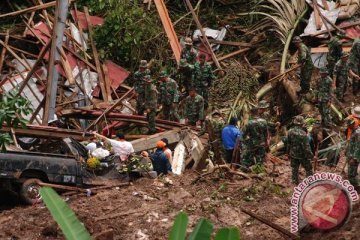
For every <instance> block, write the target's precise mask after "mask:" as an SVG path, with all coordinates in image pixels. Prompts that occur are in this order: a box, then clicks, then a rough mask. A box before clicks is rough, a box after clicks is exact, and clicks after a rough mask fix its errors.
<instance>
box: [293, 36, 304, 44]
mask: <svg viewBox="0 0 360 240" xmlns="http://www.w3.org/2000/svg"><path fill="white" fill-rule="evenodd" d="M292 42H293V43H299V42H302V40H301V38H300V37H299V36H295V37H294V38H293V40H292Z"/></svg>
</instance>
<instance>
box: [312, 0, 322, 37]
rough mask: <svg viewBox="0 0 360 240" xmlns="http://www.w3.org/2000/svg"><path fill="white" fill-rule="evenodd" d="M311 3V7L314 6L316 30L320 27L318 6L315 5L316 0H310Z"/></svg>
mask: <svg viewBox="0 0 360 240" xmlns="http://www.w3.org/2000/svg"><path fill="white" fill-rule="evenodd" d="M312 3H313V8H314V17H315V26H316V30H320V29H321V20H320V12H319V8H318V7H317V0H312Z"/></svg>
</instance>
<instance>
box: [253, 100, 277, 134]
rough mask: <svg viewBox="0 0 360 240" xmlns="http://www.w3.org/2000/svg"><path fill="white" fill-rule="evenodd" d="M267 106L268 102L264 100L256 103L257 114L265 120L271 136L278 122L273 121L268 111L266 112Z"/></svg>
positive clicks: (268, 105)
mask: <svg viewBox="0 0 360 240" xmlns="http://www.w3.org/2000/svg"><path fill="white" fill-rule="evenodd" d="M269 107H270V104H269V103H268V102H267V101H265V100H261V101H260V102H259V104H258V109H259V115H260V117H261V118H263V119H265V120H266V122H267V126H268V130H269V133H270V134H271V135H272V136H273V135H275V133H276V128H277V127H278V126H280V122H276V123H275V122H273V121H271V116H270V113H269V112H268V109H269ZM269 136H270V135H269Z"/></svg>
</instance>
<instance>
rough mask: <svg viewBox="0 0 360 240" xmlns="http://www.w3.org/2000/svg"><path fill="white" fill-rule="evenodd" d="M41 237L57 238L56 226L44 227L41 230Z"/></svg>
mask: <svg viewBox="0 0 360 240" xmlns="http://www.w3.org/2000/svg"><path fill="white" fill-rule="evenodd" d="M41 235H43V236H45V237H57V235H58V230H57V226H56V225H55V224H53V225H50V226H47V227H44V228H43V229H42V230H41Z"/></svg>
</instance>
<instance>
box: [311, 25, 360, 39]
mask: <svg viewBox="0 0 360 240" xmlns="http://www.w3.org/2000/svg"><path fill="white" fill-rule="evenodd" d="M357 25H360V21H356V22H352V23H346V24H344V25H343V26H337V27H338V28H339V29H346V28H351V27H353V26H357ZM334 30H336V29H331V31H334ZM324 33H327V30H322V31H319V32H316V33H314V34H309V35H307V36H312V37H315V36H318V35H321V34H324Z"/></svg>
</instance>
